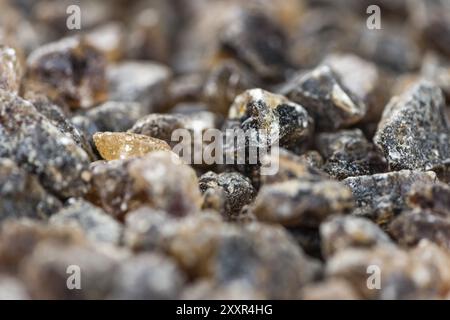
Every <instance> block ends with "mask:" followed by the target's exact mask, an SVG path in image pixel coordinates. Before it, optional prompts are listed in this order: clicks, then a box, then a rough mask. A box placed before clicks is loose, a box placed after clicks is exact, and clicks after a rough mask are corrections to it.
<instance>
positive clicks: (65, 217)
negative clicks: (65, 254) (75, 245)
mask: <svg viewBox="0 0 450 320" xmlns="http://www.w3.org/2000/svg"><path fill="white" fill-rule="evenodd" d="M49 223H50V224H51V225H55V226H68V227H72V228H79V229H81V230H82V231H83V232H84V234H86V237H87V238H88V239H90V240H92V241H97V242H101V243H111V244H119V241H120V239H121V236H122V226H121V225H120V224H119V222H117V221H116V220H114V218H112V217H111V216H110V215H108V214H107V213H106V212H104V211H103V210H102V209H100V208H98V207H96V206H94V205H92V204H90V203H89V202H86V201H84V200H74V201H71V202H70V203H69V205H68V206H66V207H64V208H62V209H61V210H60V211H58V212H57V213H56V214H54V215H52V216H51V218H50V221H49Z"/></svg>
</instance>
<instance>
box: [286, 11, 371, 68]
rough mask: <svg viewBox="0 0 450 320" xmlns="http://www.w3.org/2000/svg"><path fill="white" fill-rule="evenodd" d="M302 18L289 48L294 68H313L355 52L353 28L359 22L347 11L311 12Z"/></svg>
mask: <svg viewBox="0 0 450 320" xmlns="http://www.w3.org/2000/svg"><path fill="white" fill-rule="evenodd" d="M333 3H334V2H333ZM364 12H365V11H364ZM299 17H301V18H300V19H299V20H300V21H299V26H298V27H297V28H296V29H295V33H294V34H293V35H292V37H291V39H290V46H289V48H288V49H289V57H290V59H291V60H292V61H293V62H294V63H295V65H298V66H303V67H307V68H313V67H314V66H317V65H318V64H319V63H320V62H321V61H322V60H323V59H324V58H325V57H326V56H327V55H328V54H330V53H334V52H349V51H351V49H353V48H352V47H351V45H352V43H353V42H354V37H355V28H354V25H355V23H360V22H359V21H358V20H356V19H355V16H354V15H353V14H352V12H350V11H349V10H348V9H346V10H341V11H340V12H339V14H336V10H335V8H328V9H327V8H326V7H324V8H310V9H308V10H305V12H303V14H302V15H300V16H299Z"/></svg>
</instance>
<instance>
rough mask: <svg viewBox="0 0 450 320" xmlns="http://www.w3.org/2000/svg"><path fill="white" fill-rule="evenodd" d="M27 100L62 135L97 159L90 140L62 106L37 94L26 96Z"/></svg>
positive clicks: (91, 157)
mask: <svg viewBox="0 0 450 320" xmlns="http://www.w3.org/2000/svg"><path fill="white" fill-rule="evenodd" d="M25 99H26V100H28V101H30V102H31V103H32V104H33V106H34V107H35V108H36V110H37V111H38V112H39V113H41V114H42V115H43V116H45V117H46V118H47V119H48V120H49V121H50V122H51V123H52V124H53V125H54V126H55V127H56V128H58V129H59V131H61V133H64V134H66V135H67V136H69V137H70V138H71V139H72V140H73V141H75V142H76V144H77V145H78V146H80V147H81V148H82V149H83V150H84V151H85V152H86V153H87V154H88V155H89V157H90V159H95V156H94V151H93V150H92V147H91V145H90V144H89V140H88V139H87V138H86V135H85V133H84V132H83V131H81V130H80V129H79V128H77V127H76V126H75V125H74V124H73V123H72V122H71V121H70V120H69V119H68V118H67V111H66V110H63V109H62V108H61V107H60V106H58V105H56V104H55V103H53V102H52V101H50V100H49V99H48V98H47V97H46V96H44V95H42V94H35V93H33V92H30V93H28V94H26V95H25Z"/></svg>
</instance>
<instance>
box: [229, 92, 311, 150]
mask: <svg viewBox="0 0 450 320" xmlns="http://www.w3.org/2000/svg"><path fill="white" fill-rule="evenodd" d="M228 117H229V118H230V119H231V120H239V121H240V128H241V129H242V130H243V131H244V132H248V131H249V130H265V134H266V135H267V136H268V140H269V141H268V142H270V144H274V143H276V142H278V143H279V145H280V146H281V147H284V148H286V149H289V150H292V151H294V152H297V153H298V152H300V151H302V150H303V149H304V148H306V147H307V144H308V142H309V141H308V140H309V139H310V136H311V135H312V132H313V121H312V119H311V118H310V117H309V115H308V112H306V110H305V109H304V108H303V107H302V106H301V105H299V104H296V103H293V102H292V101H290V100H288V99H287V98H285V97H284V96H281V95H277V94H273V93H270V92H268V91H265V90H262V89H251V90H247V91H245V92H244V93H242V94H240V95H239V96H237V97H236V98H235V100H234V102H233V104H232V105H231V107H230V110H229V113H228ZM249 143H251V144H256V146H258V147H259V145H260V144H265V143H267V142H265V141H259V139H257V141H250V142H249ZM261 146H263V147H264V145H261Z"/></svg>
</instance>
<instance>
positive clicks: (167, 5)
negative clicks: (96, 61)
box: [126, 0, 181, 63]
mask: <svg viewBox="0 0 450 320" xmlns="http://www.w3.org/2000/svg"><path fill="white" fill-rule="evenodd" d="M175 5H176V4H175V3H174V2H168V1H161V0H157V1H138V2H137V3H136V4H134V6H133V8H132V10H131V13H130V15H131V16H132V17H133V19H132V21H131V23H130V26H129V30H128V34H127V41H126V46H127V47H126V49H127V50H126V53H127V56H128V57H131V58H132V59H140V60H155V61H161V62H165V63H167V62H169V58H170V54H171V49H172V45H173V39H174V38H175V36H176V34H175V31H176V30H175V29H176V27H179V26H180V25H181V23H180V21H179V18H180V15H181V14H180V11H179V10H178V9H179V8H174V7H175Z"/></svg>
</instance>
